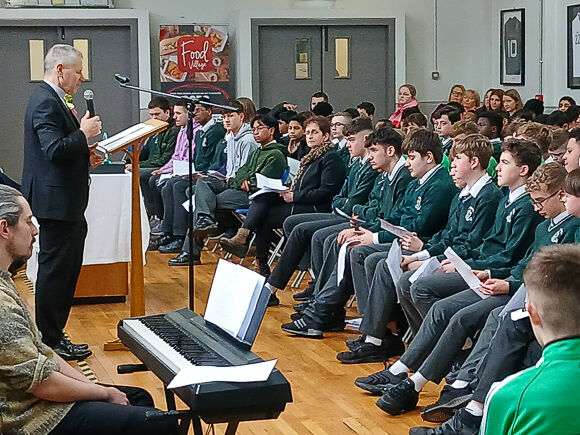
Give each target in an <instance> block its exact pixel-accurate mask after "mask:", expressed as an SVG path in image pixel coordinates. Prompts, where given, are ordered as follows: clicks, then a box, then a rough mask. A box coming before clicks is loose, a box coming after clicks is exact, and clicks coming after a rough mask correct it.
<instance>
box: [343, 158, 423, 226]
mask: <svg viewBox="0 0 580 435" xmlns="http://www.w3.org/2000/svg"><path fill="white" fill-rule="evenodd" d="M412 180H413V177H411V174H410V173H409V170H408V169H407V168H406V167H405V166H404V165H400V166H399V167H398V168H397V169H396V171H395V172H394V173H393V174H392V177H390V178H389V176H388V174H387V173H386V172H384V173H382V174H381V175H379V176H378V177H377V178H376V180H375V187H374V188H373V191H372V192H371V194H370V195H369V201H368V202H367V203H366V204H365V205H355V206H354V207H353V210H352V212H353V214H356V215H357V216H359V217H360V218H361V219H363V220H365V221H366V223H364V224H362V226H363V227H364V228H366V229H367V230H369V231H372V232H377V231H379V229H380V228H381V223H380V222H379V218H381V219H387V218H388V217H389V215H390V214H391V211H392V210H393V208H394V207H395V204H397V203H398V202H399V201H402V198H403V196H404V195H405V191H406V190H407V187H408V186H409V183H410V182H411V181H412Z"/></svg>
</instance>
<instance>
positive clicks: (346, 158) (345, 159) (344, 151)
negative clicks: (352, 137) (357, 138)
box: [334, 142, 351, 168]
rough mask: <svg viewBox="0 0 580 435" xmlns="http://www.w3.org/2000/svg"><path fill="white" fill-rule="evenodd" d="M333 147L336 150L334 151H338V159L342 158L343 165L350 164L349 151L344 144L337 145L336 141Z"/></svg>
mask: <svg viewBox="0 0 580 435" xmlns="http://www.w3.org/2000/svg"><path fill="white" fill-rule="evenodd" d="M334 149H335V150H336V152H337V153H338V155H339V156H340V159H341V160H342V163H344V167H345V168H348V167H349V165H350V161H351V160H350V153H349V152H348V148H347V147H346V146H343V147H342V148H339V147H338V142H336V143H335V144H334Z"/></svg>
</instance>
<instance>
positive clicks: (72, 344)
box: [62, 337, 89, 350]
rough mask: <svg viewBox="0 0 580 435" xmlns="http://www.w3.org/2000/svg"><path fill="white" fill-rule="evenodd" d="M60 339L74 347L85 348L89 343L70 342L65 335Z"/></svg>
mask: <svg viewBox="0 0 580 435" xmlns="http://www.w3.org/2000/svg"><path fill="white" fill-rule="evenodd" d="M62 341H65V342H67V343H68V344H69V345H71V346H72V347H74V348H75V349H83V350H87V349H88V348H89V345H88V344H84V343H72V342H71V341H70V340H69V339H68V338H67V337H62Z"/></svg>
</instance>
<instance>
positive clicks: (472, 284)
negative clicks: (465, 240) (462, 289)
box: [444, 247, 489, 299]
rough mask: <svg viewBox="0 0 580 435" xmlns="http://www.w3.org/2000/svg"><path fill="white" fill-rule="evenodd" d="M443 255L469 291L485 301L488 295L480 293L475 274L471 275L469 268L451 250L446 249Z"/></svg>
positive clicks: (478, 282) (479, 285) (479, 284)
mask: <svg viewBox="0 0 580 435" xmlns="http://www.w3.org/2000/svg"><path fill="white" fill-rule="evenodd" d="M444 254H445V256H446V257H447V259H448V260H449V261H451V264H452V265H453V267H454V268H455V270H456V271H457V272H458V273H459V274H460V275H461V278H463V280H464V281H465V282H466V283H467V285H468V286H469V288H470V289H471V290H473V291H474V292H475V293H477V294H478V295H479V297H480V298H481V299H486V298H488V297H489V295H486V294H485V293H482V292H481V282H480V281H479V278H478V277H477V276H475V273H473V271H472V270H471V267H469V265H468V264H467V263H466V262H465V261H463V260H462V259H461V257H460V256H459V255H457V253H456V252H455V251H454V250H453V249H451V248H450V247H448V248H447V249H446V250H445V252H444Z"/></svg>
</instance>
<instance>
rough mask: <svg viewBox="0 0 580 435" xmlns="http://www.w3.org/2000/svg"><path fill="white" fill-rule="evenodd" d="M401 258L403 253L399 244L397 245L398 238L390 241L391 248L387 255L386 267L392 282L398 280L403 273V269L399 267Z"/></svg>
mask: <svg viewBox="0 0 580 435" xmlns="http://www.w3.org/2000/svg"><path fill="white" fill-rule="evenodd" d="M402 259H403V253H402V252H401V245H399V242H398V240H395V241H394V242H393V243H391V249H389V255H387V259H386V262H387V267H388V268H389V273H390V274H391V278H392V279H393V282H394V283H397V282H399V280H400V279H401V276H402V275H403V269H401V261H402Z"/></svg>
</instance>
